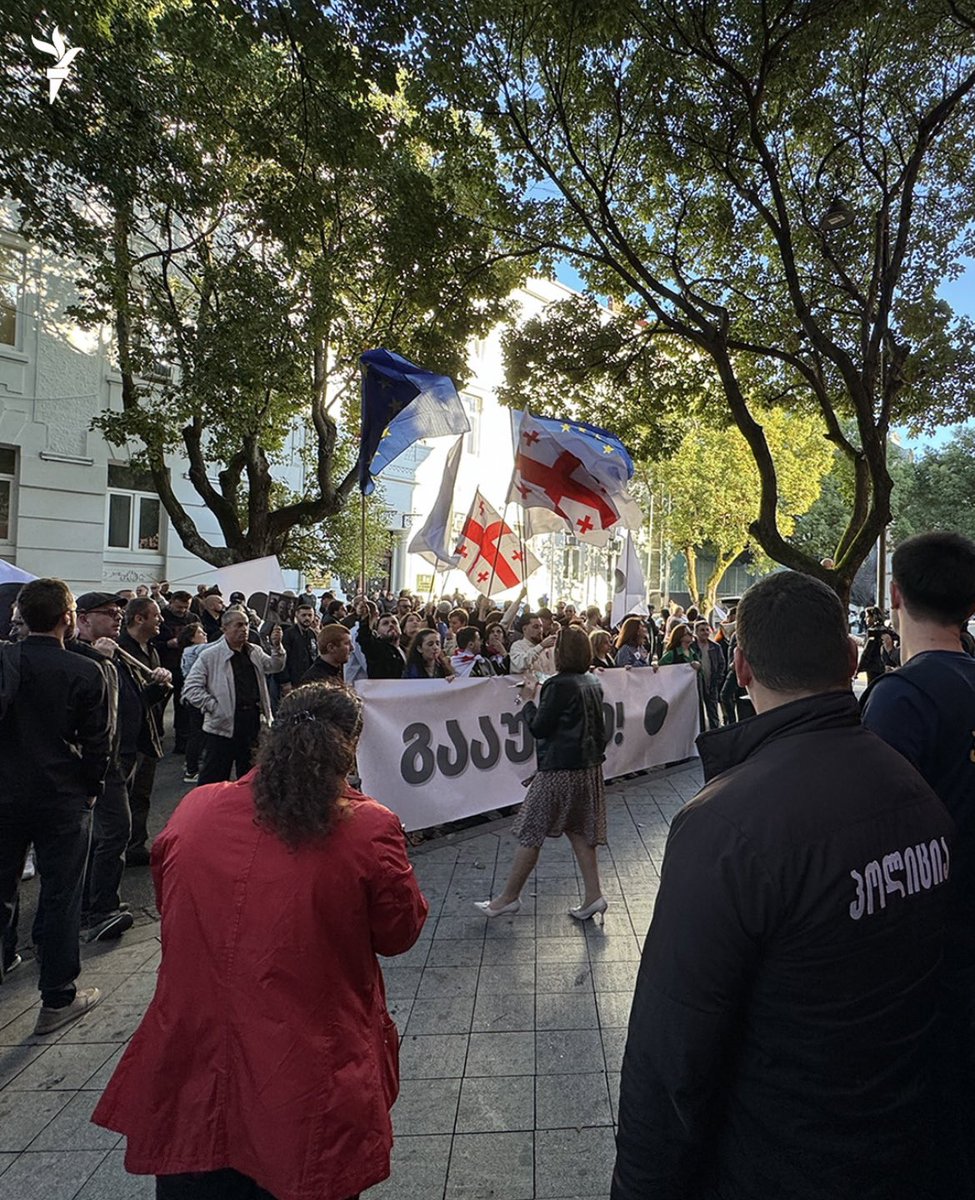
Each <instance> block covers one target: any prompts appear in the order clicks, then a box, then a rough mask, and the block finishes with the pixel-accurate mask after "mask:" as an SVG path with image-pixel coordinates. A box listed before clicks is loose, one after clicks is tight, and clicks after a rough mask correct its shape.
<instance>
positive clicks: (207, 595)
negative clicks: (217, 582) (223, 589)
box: [200, 587, 227, 642]
mask: <svg viewBox="0 0 975 1200" xmlns="http://www.w3.org/2000/svg"><path fill="white" fill-rule="evenodd" d="M226 607H227V606H226V605H225V604H224V602H223V596H221V594H220V589H219V588H218V587H212V588H207V589H206V590H205V591H204V592H203V595H202V596H201V597H200V624H201V625H202V626H203V628H204V629H205V630H206V635H207V641H208V642H219V641H220V639H221V637H223V630H222V628H221V626H220V617H221V614H222V613H223V610H224V609H225V608H226Z"/></svg>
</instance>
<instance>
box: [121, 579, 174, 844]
mask: <svg viewBox="0 0 975 1200" xmlns="http://www.w3.org/2000/svg"><path fill="white" fill-rule="evenodd" d="M124 622H125V627H124V629H123V630H122V632H121V633H120V634H119V639H118V644H119V646H120V647H121V648H122V649H123V650H124V651H125V652H126V654H128V655H129V657H130V658H132V659H134V660H135V661H136V662H137V663H139V664H140V666H139V668H136V667H134V666H133V668H132V670H133V671H135V673H136V674H138V675H139V676H140V679H141V681H142V683H147V684H148V686H140V688H139V698H140V701H141V703H142V706H143V719H142V722H141V726H140V730H139V740H138V751H139V753H138V758H137V759H136V764H135V771H134V772H133V774H132V776H131V779H130V783H129V808H130V810H131V812H132V833H131V835H130V837H129V845H128V847H127V849H126V851H125V864H126V866H129V867H138V866H146V865H148V862H149V848H148V846H147V845H146V842H147V841H148V838H149V829H148V821H149V804H150V801H151V799H152V788H153V785H154V783H155V781H156V763H157V762H158V761H159V760H160V759H161V758H162V737H163V717H162V714H163V709H164V708H165V707H166V701H167V700H168V698H169V696H170V695H171V694H172V690H173V688H172V676H171V675H170V673H169V671H167V670H166V669H165V667H163V666H161V665H160V662H159V652H158V651H157V650H156V647H155V645H154V642H155V640H156V639H157V638H158V637H159V630H160V628H161V627H162V614H161V613H160V611H159V605H158V604H157V603H156V602H155V600H149V599H145V598H139V599H135V600H130V601H129V602H128V604H127V605H126V606H125V617H124ZM122 662H123V666H124V660H122ZM140 668H141V669H140Z"/></svg>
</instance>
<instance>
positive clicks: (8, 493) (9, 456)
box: [0, 446, 17, 542]
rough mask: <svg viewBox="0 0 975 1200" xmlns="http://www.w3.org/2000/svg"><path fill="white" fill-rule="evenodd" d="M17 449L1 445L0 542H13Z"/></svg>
mask: <svg viewBox="0 0 975 1200" xmlns="http://www.w3.org/2000/svg"><path fill="white" fill-rule="evenodd" d="M16 475H17V451H16V450H9V449H7V448H6V447H4V446H0V542H12V541H13V532H14V525H13V522H14V517H13V512H14V483H15V481H16Z"/></svg>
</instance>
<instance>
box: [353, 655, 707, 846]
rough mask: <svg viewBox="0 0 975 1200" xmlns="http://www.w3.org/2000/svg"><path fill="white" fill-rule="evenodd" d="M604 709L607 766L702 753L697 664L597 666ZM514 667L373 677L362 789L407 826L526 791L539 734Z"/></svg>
mask: <svg viewBox="0 0 975 1200" xmlns="http://www.w3.org/2000/svg"><path fill="white" fill-rule="evenodd" d="M599 681H600V683H601V684H602V687H603V713H604V716H605V718H606V734H607V737H608V744H607V747H606V763H605V765H604V771H603V773H604V775H605V777H606V778H607V779H613V778H615V777H617V776H619V775H626V774H629V773H630V772H632V771H640V770H645V769H646V768H648V767H653V766H659V765H661V764H662V763H666V762H677V761H679V760H681V759H684V758H689V757H691V756H692V755H695V754H696V753H697V751H696V750H695V747H694V739H695V738H696V737H697V734H698V732H699V724H698V722H699V709H698V694H697V676H696V674H695V673H694V671H693V670H692V669H691V668H690V667H685V666H674V667H662V668H661V669H660V670H659V671H658V672H656V673H654V672H653V671H652V670H650V668H649V667H646V668H637V669H634V670H632V671H625V670H609V671H601V672H599ZM512 682H513V679H512V677H511V676H505V675H501V676H498V677H497V678H495V679H459V680H455V681H454V682H453V683H448V682H447V681H446V680H439V679H431V680H379V679H375V680H366V679H360V680H359V681H358V682H357V683H356V688H357V690H358V691H359V693H360V694H361V696H362V699H363V702H364V703H363V710H364V711H363V726H362V736H361V737H360V739H359V752H358V755H357V761H358V767H359V774H360V776H361V778H362V790H363V791H364V792H365V793H366V794H367V795H370V796H373V797H375V799H377V800H378V801H379V802H380V803H381V804H385V805H386V806H387V807H388V808H391V809H392V810H393V812H395V813H396V814H397V816H398V817H399V818H400V820H401V821H402V822H403V824H404V825H405V826H406V828H407V829H426V828H428V827H429V826H431V825H441V824H444V823H445V822H447V821H458V820H460V819H461V818H462V817H470V816H473V815H474V814H475V813H481V812H488V811H489V810H491V809H493V808H502V807H504V806H505V805H508V804H520V803H521V801H522V800H523V799H524V796H525V789H524V787H523V786H522V781H523V780H524V779H526V778H527V777H528V776H529V775H530V774H531V773H532V772H533V771H534V770H535V743H534V739H533V738H532V736H531V733H530V732H529V730H528V727H527V723H526V721H525V716H524V710H523V707H522V706H521V705H520V704H518V703H517V702H516V697H517V696H518V695H519V692H518V691H517V690H516V689H515V688H514V687H512Z"/></svg>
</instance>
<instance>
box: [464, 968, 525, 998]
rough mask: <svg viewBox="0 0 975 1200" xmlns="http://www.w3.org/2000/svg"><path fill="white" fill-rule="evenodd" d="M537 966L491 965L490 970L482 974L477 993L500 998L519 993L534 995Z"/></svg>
mask: <svg viewBox="0 0 975 1200" xmlns="http://www.w3.org/2000/svg"><path fill="white" fill-rule="evenodd" d="M534 991H535V964H534V963H513V964H510V965H508V964H503V963H502V964H498V965H497V966H495V965H494V964H493V963H492V964H491V966H490V968H489V969H485V970H484V971H482V972H481V978H480V980H479V981H478V987H477V992H478V995H479V996H500V995H505V994H507V993H511V994H512V995H514V994H515V993H517V992H523V993H526V992H527V993H534Z"/></svg>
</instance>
